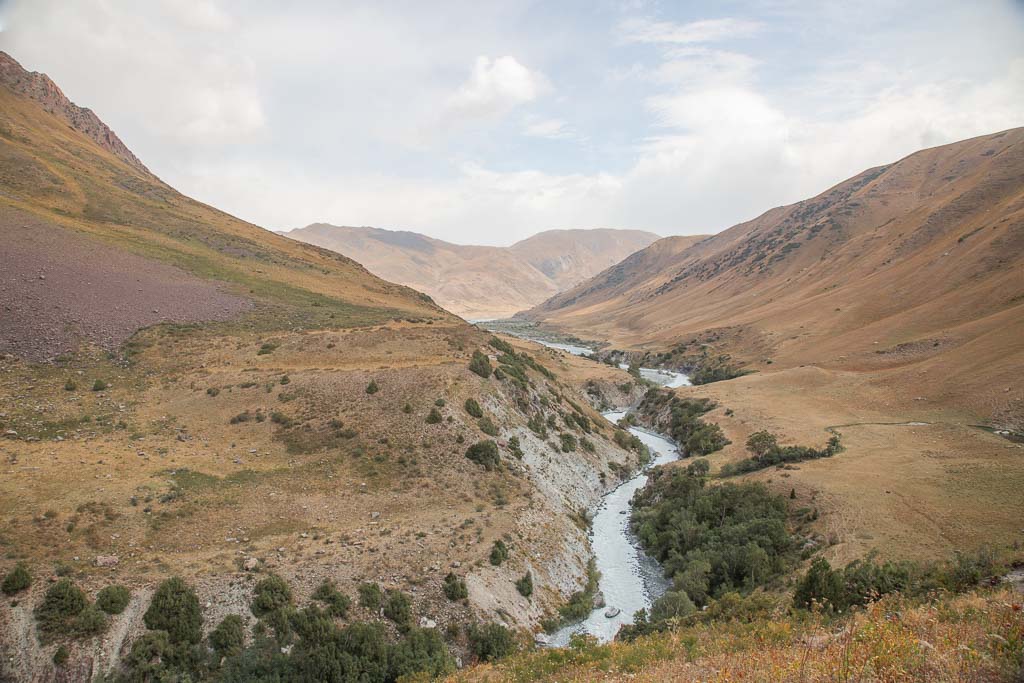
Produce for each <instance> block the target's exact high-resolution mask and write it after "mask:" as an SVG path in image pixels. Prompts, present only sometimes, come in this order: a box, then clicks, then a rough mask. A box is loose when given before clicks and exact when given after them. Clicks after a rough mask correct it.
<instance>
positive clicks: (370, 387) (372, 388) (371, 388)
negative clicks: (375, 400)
mask: <svg viewBox="0 0 1024 683" xmlns="http://www.w3.org/2000/svg"><path fill="white" fill-rule="evenodd" d="M378 391H380V387H379V386H377V380H375V379H371V380H370V383H369V384H367V385H366V393H368V394H376V393H377V392H378Z"/></svg>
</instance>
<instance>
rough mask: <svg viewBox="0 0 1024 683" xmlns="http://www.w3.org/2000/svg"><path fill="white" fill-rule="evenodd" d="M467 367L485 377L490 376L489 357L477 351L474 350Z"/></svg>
mask: <svg viewBox="0 0 1024 683" xmlns="http://www.w3.org/2000/svg"><path fill="white" fill-rule="evenodd" d="M469 369H470V370H472V371H473V372H475V373H476V374H478V375H480V376H481V377H483V378H484V379H487V378H488V377H490V376H491V359H490V358H488V357H487V356H485V355H484V354H482V353H480V352H479V351H474V352H473V358H472V359H471V360H470V361H469Z"/></svg>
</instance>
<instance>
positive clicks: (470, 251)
mask: <svg viewBox="0 0 1024 683" xmlns="http://www.w3.org/2000/svg"><path fill="white" fill-rule="evenodd" d="M283 234H286V235H287V236H288V237H291V238H294V239H297V240H300V241H302V242H308V243H310V244H316V245H318V246H321V247H326V248H327V249H331V250H333V251H336V252H338V253H341V254H344V255H346V256H348V257H350V258H352V259H355V260H356V261H358V262H359V263H361V264H363V265H364V266H366V267H367V268H369V269H370V271H371V272H373V273H374V274H376V275H379V276H380V277H382V278H384V279H386V280H391V281H392V282H399V283H401V284H404V285H408V286H410V287H413V288H415V289H418V290H419V291H422V292H425V293H427V294H429V295H430V296H431V297H432V298H433V299H434V301H436V302H437V303H438V304H439V305H440V306H442V307H443V308H445V309H447V310H449V311H451V312H453V313H455V314H457V315H460V316H462V317H463V318H466V319H469V320H481V319H491V318H506V317H509V316H511V315H512V314H514V313H516V312H518V311H522V310H524V309H527V308H531V307H532V306H535V305H537V304H539V303H541V302H542V301H544V300H545V299H547V298H549V297H551V296H552V295H554V294H556V293H558V292H561V291H563V290H565V289H568V288H570V287H572V286H573V285H576V284H577V283H579V282H582V281H583V280H586V279H587V278H589V277H591V276H593V275H596V274H597V273H599V272H601V271H602V270H604V269H605V268H607V267H609V266H612V265H614V264H615V263H618V262H619V261H620V260H622V259H623V258H625V257H626V256H628V255H629V254H632V253H633V252H635V251H637V250H638V249H642V248H643V247H646V246H647V245H649V244H651V243H652V242H654V241H655V240H657V239H658V236H657V235H655V234H653V233H650V232H643V231H640V230H611V229H595V230H548V231H545V232H540V233H537V234H536V235H533V236H532V237H529V238H527V239H524V240H522V241H520V242H516V243H515V244H513V245H512V246H510V247H485V246H467V245H459V244H452V243H450V242H445V241H443V240H439V239H434V238H432V237H428V236H426V235H421V234H419V233H415V232H407V231H396V230H382V229H380V228H367V227H362V228H352V227H341V226H335V225H328V224H326V223H314V224H313V225H309V226H306V227H304V228H298V229H295V230H292V231H290V232H287V233H283Z"/></svg>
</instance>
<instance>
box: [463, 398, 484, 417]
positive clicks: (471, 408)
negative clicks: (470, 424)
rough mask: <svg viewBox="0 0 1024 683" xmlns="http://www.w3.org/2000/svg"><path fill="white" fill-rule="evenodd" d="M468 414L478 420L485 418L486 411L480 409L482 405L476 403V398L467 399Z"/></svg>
mask: <svg viewBox="0 0 1024 683" xmlns="http://www.w3.org/2000/svg"><path fill="white" fill-rule="evenodd" d="M466 412H467V413H469V414H470V415H471V416H473V417H476V418H481V417H483V416H484V411H483V409H482V408H481V407H480V404H479V403H477V402H476V399H475V398H467V399H466Z"/></svg>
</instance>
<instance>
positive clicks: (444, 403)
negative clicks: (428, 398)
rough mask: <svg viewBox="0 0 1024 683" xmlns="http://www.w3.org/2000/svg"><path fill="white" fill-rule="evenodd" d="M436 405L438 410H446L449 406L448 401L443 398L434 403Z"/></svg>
mask: <svg viewBox="0 0 1024 683" xmlns="http://www.w3.org/2000/svg"><path fill="white" fill-rule="evenodd" d="M434 405H435V406H437V407H438V408H444V407H445V406H446V405H448V401H446V400H444V399H443V398H439V399H437V400H436V401H434Z"/></svg>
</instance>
